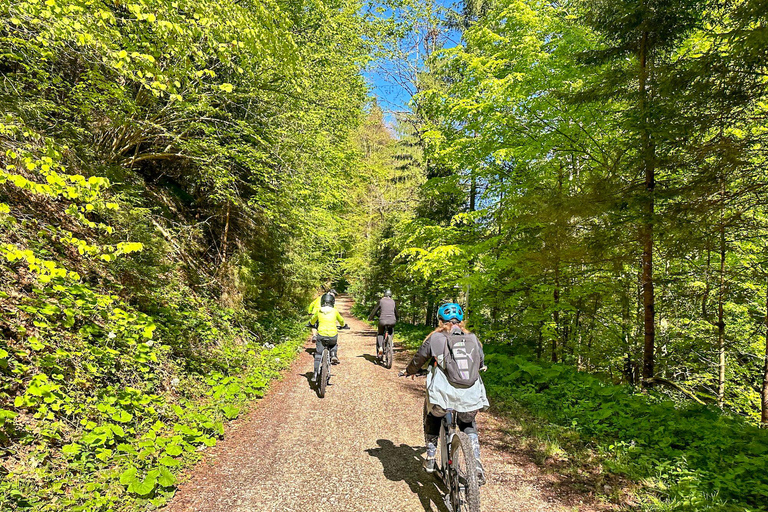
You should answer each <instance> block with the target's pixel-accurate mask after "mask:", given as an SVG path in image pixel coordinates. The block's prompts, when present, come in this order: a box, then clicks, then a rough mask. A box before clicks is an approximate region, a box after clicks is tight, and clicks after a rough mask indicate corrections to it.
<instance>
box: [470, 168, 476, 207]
mask: <svg viewBox="0 0 768 512" xmlns="http://www.w3.org/2000/svg"><path fill="white" fill-rule="evenodd" d="M476 198H477V178H476V177H475V176H474V175H472V180H471V182H470V185H469V211H471V212H473V211H475V204H476Z"/></svg>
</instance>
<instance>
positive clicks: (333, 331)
mask: <svg viewBox="0 0 768 512" xmlns="http://www.w3.org/2000/svg"><path fill="white" fill-rule="evenodd" d="M315 322H319V325H318V326H317V334H319V335H320V336H328V337H331V336H336V335H337V334H338V333H339V330H338V329H337V328H336V324H337V323H338V324H339V325H340V326H341V327H344V325H345V324H344V319H343V318H342V317H341V315H340V314H339V312H338V311H336V308H333V307H331V306H323V307H321V308H320V309H319V310H318V311H315V314H314V315H312V318H311V319H310V321H309V323H311V324H314V323H315Z"/></svg>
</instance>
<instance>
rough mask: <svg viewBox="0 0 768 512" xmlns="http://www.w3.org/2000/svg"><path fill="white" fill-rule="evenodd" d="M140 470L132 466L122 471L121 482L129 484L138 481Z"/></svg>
mask: <svg viewBox="0 0 768 512" xmlns="http://www.w3.org/2000/svg"><path fill="white" fill-rule="evenodd" d="M138 472H139V470H138V469H136V468H135V467H133V466H131V467H129V468H128V469H126V470H125V471H123V472H122V473H120V483H121V484H123V485H129V484H131V483H133V482H134V481H136V474H137V473H138Z"/></svg>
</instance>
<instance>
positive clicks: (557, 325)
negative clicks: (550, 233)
mask: <svg viewBox="0 0 768 512" xmlns="http://www.w3.org/2000/svg"><path fill="white" fill-rule="evenodd" d="M552 298H553V299H554V301H555V311H554V313H553V316H554V318H555V336H554V338H552V362H553V363H556V362H557V341H558V339H559V338H560V264H559V262H556V263H555V290H554V292H552Z"/></svg>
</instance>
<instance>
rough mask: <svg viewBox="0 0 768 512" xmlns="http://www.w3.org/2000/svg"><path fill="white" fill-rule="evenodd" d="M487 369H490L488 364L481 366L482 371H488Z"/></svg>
mask: <svg viewBox="0 0 768 512" xmlns="http://www.w3.org/2000/svg"><path fill="white" fill-rule="evenodd" d="M487 370H488V367H487V366H485V365H483V366H481V367H480V371H481V372H484V371H487Z"/></svg>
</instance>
